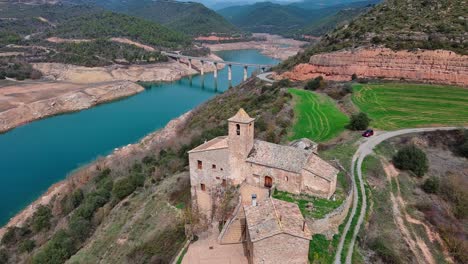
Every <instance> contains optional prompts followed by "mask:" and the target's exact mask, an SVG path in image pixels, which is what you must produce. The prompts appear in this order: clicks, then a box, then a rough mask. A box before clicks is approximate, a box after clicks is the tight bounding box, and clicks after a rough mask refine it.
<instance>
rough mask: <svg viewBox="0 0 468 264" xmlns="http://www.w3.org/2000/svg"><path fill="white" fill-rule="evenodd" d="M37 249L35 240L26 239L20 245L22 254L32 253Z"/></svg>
mask: <svg viewBox="0 0 468 264" xmlns="http://www.w3.org/2000/svg"><path fill="white" fill-rule="evenodd" d="M35 247H36V242H35V241H34V240H31V239H26V240H25V241H23V242H21V244H20V245H19V251H20V252H21V253H24V252H31V251H32V250H33V249H34V248H35ZM0 263H1V262H0Z"/></svg>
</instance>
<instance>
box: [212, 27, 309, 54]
mask: <svg viewBox="0 0 468 264" xmlns="http://www.w3.org/2000/svg"><path fill="white" fill-rule="evenodd" d="M254 36H255V37H263V38H266V40H265V41H248V42H235V43H223V44H204V46H206V47H208V48H210V49H211V51H220V50H239V49H257V50H260V52H261V53H262V54H263V55H266V56H269V57H273V58H275V59H280V60H285V59H287V58H289V57H291V56H294V55H296V54H297V53H298V52H299V51H302V46H303V45H304V44H308V42H304V41H298V40H294V39H288V38H283V37H281V36H278V35H270V34H264V33H256V34H254Z"/></svg>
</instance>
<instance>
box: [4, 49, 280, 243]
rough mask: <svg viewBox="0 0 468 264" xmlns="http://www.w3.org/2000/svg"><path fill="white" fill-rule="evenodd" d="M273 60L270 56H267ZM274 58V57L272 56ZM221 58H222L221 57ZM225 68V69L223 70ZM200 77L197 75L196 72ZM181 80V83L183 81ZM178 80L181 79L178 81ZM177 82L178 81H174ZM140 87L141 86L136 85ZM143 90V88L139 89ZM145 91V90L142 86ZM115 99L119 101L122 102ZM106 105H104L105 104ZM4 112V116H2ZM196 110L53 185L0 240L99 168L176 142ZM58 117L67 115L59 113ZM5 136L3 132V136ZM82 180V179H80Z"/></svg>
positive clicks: (18, 216)
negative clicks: (133, 153)
mask: <svg viewBox="0 0 468 264" xmlns="http://www.w3.org/2000/svg"><path fill="white" fill-rule="evenodd" d="M243 49H256V48H243ZM223 50H228V49H223ZM231 50H237V49H231ZM262 54H264V53H262ZM212 55H214V56H216V55H215V54H213V53H212ZM266 56H269V55H266ZM270 57H271V56H270ZM218 58H219V57H218ZM194 66H195V67H197V65H194ZM220 67H224V65H222V66H220ZM213 70H214V68H213V69H208V70H205V72H210V71H213ZM194 72H195V73H193V74H196V73H197V72H196V71H194ZM188 75H191V74H187V75H184V76H181V77H180V78H183V77H186V76H188ZM180 78H179V79H180ZM176 80H177V79H176ZM173 81H174V80H173ZM135 85H137V84H135ZM138 86H139V85H138ZM140 87H141V86H140ZM3 88H4V87H0V92H1V91H2V89H3ZM141 88H142V91H144V88H143V87H141ZM122 98H124V97H121V98H119V99H122ZM119 99H115V100H119ZM103 103H104V102H103ZM1 113H2V112H0V114H1ZM191 113H192V110H190V111H188V112H186V113H184V114H182V115H181V116H179V117H177V118H175V119H172V120H171V121H169V122H168V123H167V124H166V126H165V127H163V128H161V129H158V130H156V131H154V132H152V133H150V134H149V135H146V136H144V137H143V138H142V139H141V140H139V141H138V142H136V143H133V144H128V145H126V146H123V147H120V148H116V149H115V150H114V151H113V152H112V153H111V154H109V155H107V156H106V157H104V158H96V159H95V160H94V161H92V162H90V163H88V164H87V165H84V166H83V167H81V168H79V169H77V170H76V171H73V172H71V174H70V175H68V176H67V177H66V178H65V179H63V180H61V181H59V182H57V183H55V184H53V185H52V186H50V187H49V188H48V189H47V191H45V192H44V193H43V194H42V195H40V196H39V197H38V198H37V199H35V200H34V201H32V202H31V203H29V204H28V205H27V206H25V207H24V208H23V209H22V210H20V211H19V212H18V213H16V214H15V215H14V216H12V217H11V218H10V219H9V220H8V222H7V223H6V224H4V225H1V227H0V239H1V238H2V237H3V234H4V233H5V231H6V229H7V228H8V227H11V226H21V225H22V224H23V223H24V222H25V221H26V220H27V219H28V218H29V217H30V216H32V214H33V213H34V212H35V209H36V207H37V206H38V205H41V204H46V203H48V202H50V200H51V199H52V197H54V196H56V195H57V196H59V195H62V194H65V193H67V192H68V190H69V188H72V187H73V188H76V186H81V185H83V184H85V183H86V182H87V181H89V180H91V178H90V177H88V178H86V177H84V178H83V174H86V175H89V174H90V173H92V172H96V171H97V167H98V166H99V165H104V166H105V165H106V164H109V163H111V162H118V161H119V160H120V159H122V158H125V157H127V156H128V154H129V153H131V152H134V151H138V150H139V149H142V148H148V147H149V145H154V144H162V143H163V142H168V141H169V140H171V139H175V138H176V137H177V133H176V132H177V128H178V127H179V126H180V125H182V124H183V123H184V122H186V121H187V120H189V118H190V117H191ZM58 114H64V113H58ZM0 134H1V132H0ZM80 176H81V177H80Z"/></svg>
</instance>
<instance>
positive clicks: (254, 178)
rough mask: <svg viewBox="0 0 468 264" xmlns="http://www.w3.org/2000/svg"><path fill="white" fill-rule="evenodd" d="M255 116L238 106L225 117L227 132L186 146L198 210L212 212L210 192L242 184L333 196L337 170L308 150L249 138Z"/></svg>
mask: <svg viewBox="0 0 468 264" xmlns="http://www.w3.org/2000/svg"><path fill="white" fill-rule="evenodd" d="M254 121H255V119H254V118H251V117H250V116H249V115H248V114H247V113H246V112H245V111H244V110H243V109H240V110H239V111H238V112H237V114H236V115H235V116H233V117H231V118H229V119H228V136H222V137H217V138H214V139H212V140H210V141H208V142H205V143H204V144H202V145H200V146H198V147H196V148H194V149H192V150H191V151H189V164H190V183H191V194H192V201H193V202H194V205H196V206H197V207H198V210H199V211H200V212H203V213H205V214H206V215H211V210H212V208H213V197H214V192H216V190H218V189H219V188H222V187H225V186H227V185H230V186H238V185H240V184H241V183H247V184H250V185H253V186H258V187H266V188H271V187H274V188H276V189H278V190H280V191H287V192H290V193H295V194H299V193H306V194H310V195H314V196H318V197H322V198H330V197H331V196H332V195H333V193H334V192H335V187H336V178H337V174H338V170H337V169H335V168H334V167H333V166H331V165H330V164H328V163H327V162H326V161H324V160H322V159H321V158H320V157H318V156H317V154H316V153H315V152H314V151H313V150H312V149H302V148H299V147H294V146H284V145H277V144H273V143H269V142H265V141H261V140H256V139H254Z"/></svg>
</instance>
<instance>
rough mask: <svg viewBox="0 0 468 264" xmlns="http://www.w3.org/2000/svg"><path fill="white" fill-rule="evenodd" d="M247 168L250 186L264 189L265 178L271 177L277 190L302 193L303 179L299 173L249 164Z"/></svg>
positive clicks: (247, 179)
mask: <svg viewBox="0 0 468 264" xmlns="http://www.w3.org/2000/svg"><path fill="white" fill-rule="evenodd" d="M247 168H248V170H249V172H248V176H247V178H246V181H247V183H248V184H250V185H253V186H258V187H263V186H265V176H269V177H271V178H272V179H273V185H274V186H275V188H276V189H278V190H280V191H286V192H290V193H295V194H299V193H300V192H301V177H300V175H299V174H297V173H294V172H289V171H285V170H280V169H276V168H271V167H267V166H262V165H258V164H253V163H247Z"/></svg>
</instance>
